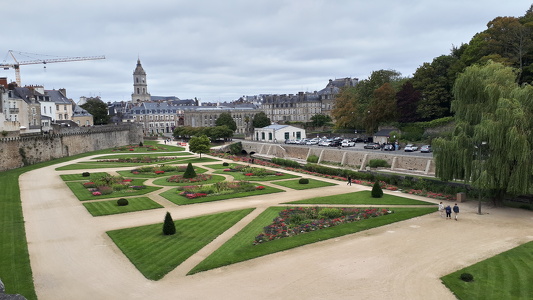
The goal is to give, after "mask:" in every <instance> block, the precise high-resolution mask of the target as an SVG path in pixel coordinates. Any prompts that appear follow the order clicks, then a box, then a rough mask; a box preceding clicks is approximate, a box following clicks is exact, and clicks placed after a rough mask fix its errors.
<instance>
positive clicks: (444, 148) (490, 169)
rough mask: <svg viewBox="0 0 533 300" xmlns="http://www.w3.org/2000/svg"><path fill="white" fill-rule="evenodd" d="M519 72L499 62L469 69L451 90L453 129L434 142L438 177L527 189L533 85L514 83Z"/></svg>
mask: <svg viewBox="0 0 533 300" xmlns="http://www.w3.org/2000/svg"><path fill="white" fill-rule="evenodd" d="M517 74H518V71H517V70H516V69H513V68H510V67H506V66H504V65H503V64H501V63H494V62H489V63H488V64H485V65H474V66H470V67H468V68H467V69H466V70H465V72H464V73H462V74H461V75H459V77H458V78H457V81H456V83H455V87H454V89H453V92H454V97H455V100H454V101H453V102H452V111H453V112H455V122H456V128H455V131H454V132H453V134H452V136H451V138H449V139H444V138H438V139H436V140H435V141H434V143H433V145H434V147H433V148H434V151H435V152H434V155H435V160H436V170H437V172H436V175H437V176H438V177H439V178H441V179H443V180H452V179H463V180H465V182H467V183H472V184H473V185H474V186H475V187H477V188H479V189H481V190H486V191H490V194H491V196H492V197H493V200H494V201H495V202H500V201H501V200H502V199H503V197H504V196H505V195H506V194H524V193H528V192H529V189H530V187H531V179H532V174H533V173H532V171H533V168H532V166H533V163H532V159H533V155H532V151H531V147H532V142H533V140H532V139H533V137H532V135H531V130H532V129H533V121H532V120H533V118H532V117H533V87H531V86H530V85H522V86H520V85H518V84H516V79H517Z"/></svg>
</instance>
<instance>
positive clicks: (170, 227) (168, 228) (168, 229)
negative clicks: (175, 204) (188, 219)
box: [163, 211, 176, 235]
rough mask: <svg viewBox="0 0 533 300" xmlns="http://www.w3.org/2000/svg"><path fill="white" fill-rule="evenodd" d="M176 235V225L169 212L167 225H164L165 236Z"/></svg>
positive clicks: (166, 219)
mask: <svg viewBox="0 0 533 300" xmlns="http://www.w3.org/2000/svg"><path fill="white" fill-rule="evenodd" d="M175 233H176V225H175V224H174V221H173V220H172V217H171V216H170V213H169V212H168V211H167V214H166V215H165V223H163V234H164V235H173V234H175Z"/></svg>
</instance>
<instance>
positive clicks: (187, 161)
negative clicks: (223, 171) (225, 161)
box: [179, 157, 220, 163]
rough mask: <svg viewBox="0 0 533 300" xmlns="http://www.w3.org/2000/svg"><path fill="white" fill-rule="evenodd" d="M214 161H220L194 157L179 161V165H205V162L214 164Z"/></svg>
mask: <svg viewBox="0 0 533 300" xmlns="http://www.w3.org/2000/svg"><path fill="white" fill-rule="evenodd" d="M214 161H220V160H218V159H215V158H210V157H202V158H200V157H195V158H183V159H180V162H179V163H182V162H183V163H206V162H214Z"/></svg>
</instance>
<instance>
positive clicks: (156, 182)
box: [153, 175, 226, 186]
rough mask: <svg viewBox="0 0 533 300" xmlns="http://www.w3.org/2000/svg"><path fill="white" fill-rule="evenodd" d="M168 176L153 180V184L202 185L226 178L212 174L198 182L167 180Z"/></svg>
mask: <svg viewBox="0 0 533 300" xmlns="http://www.w3.org/2000/svg"><path fill="white" fill-rule="evenodd" d="M168 177H169V176H165V178H159V179H156V180H154V182H153V184H155V185H162V186H184V185H202V184H212V183H216V182H221V181H224V180H226V177H224V176H221V175H213V176H212V177H211V179H209V180H206V181H199V182H168V181H167V178H168Z"/></svg>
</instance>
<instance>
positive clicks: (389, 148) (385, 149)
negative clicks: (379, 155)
mask: <svg viewBox="0 0 533 300" xmlns="http://www.w3.org/2000/svg"><path fill="white" fill-rule="evenodd" d="M394 150H396V148H394V145H391V144H387V145H385V146H384V147H383V151H394Z"/></svg>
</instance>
